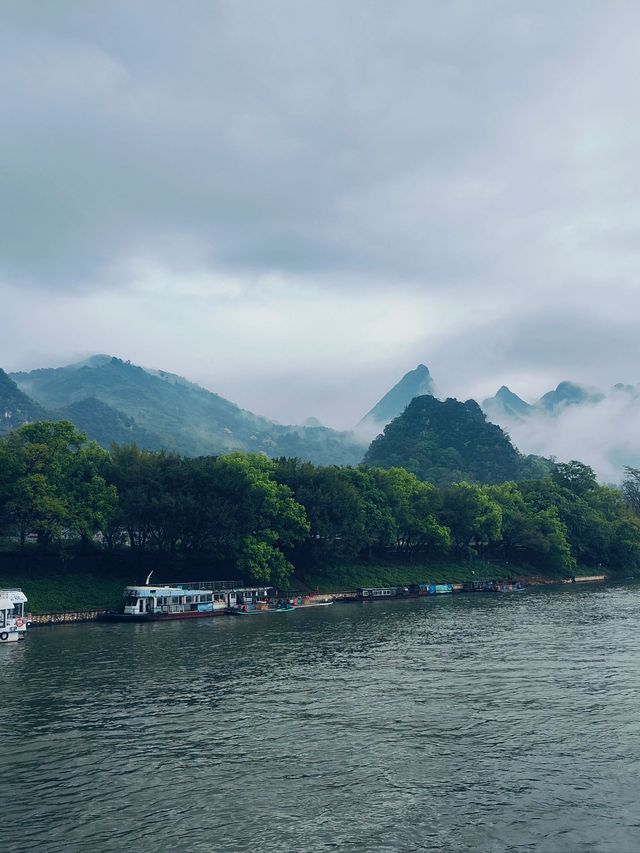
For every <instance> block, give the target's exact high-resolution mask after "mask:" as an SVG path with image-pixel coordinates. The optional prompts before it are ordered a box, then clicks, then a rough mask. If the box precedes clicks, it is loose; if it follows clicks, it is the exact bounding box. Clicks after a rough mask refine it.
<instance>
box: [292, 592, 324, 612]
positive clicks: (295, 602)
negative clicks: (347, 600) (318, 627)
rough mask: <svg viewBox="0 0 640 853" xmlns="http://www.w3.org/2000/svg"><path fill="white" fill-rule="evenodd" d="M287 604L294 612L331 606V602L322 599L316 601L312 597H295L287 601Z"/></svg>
mask: <svg viewBox="0 0 640 853" xmlns="http://www.w3.org/2000/svg"><path fill="white" fill-rule="evenodd" d="M289 603H290V604H291V605H292V606H293V607H294V608H295V609H296V610H300V609H301V608H302V607H328V606H329V605H330V604H333V600H332V599H328V600H327V599H324V598H320V599H316V598H315V596H313V595H296V596H294V597H293V598H290V599H289Z"/></svg>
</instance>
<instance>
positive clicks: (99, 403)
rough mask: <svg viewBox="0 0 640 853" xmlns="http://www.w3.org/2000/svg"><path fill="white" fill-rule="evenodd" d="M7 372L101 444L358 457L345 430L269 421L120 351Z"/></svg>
mask: <svg viewBox="0 0 640 853" xmlns="http://www.w3.org/2000/svg"><path fill="white" fill-rule="evenodd" d="M11 377H12V379H13V380H14V381H15V383H16V384H17V385H18V387H19V388H20V390H21V391H22V392H23V393H24V394H27V395H28V396H29V397H31V398H32V399H33V400H35V401H37V403H39V404H40V406H42V407H44V408H46V409H48V410H49V411H54V410H55V412H56V417H58V416H60V415H62V414H65V413H66V414H67V415H68V416H69V417H71V419H72V420H73V422H74V423H77V425H78V426H79V427H80V428H81V429H84V430H86V431H87V432H88V433H89V435H90V437H92V438H95V439H96V440H97V441H99V442H100V443H101V444H103V445H106V446H108V445H109V444H110V443H111V441H118V442H120V441H122V440H123V436H124V437H125V438H124V440H128V441H132V440H133V441H136V442H138V443H139V444H140V445H141V446H142V447H146V448H148V449H156V448H158V447H163V448H166V449H168V450H175V451H177V452H179V453H182V454H185V455H187V456H199V455H206V454H217V453H224V452H229V451H232V450H246V451H257V452H264V453H266V454H268V455H269V456H276V457H277V456H298V457H300V458H302V459H308V460H310V461H312V462H315V463H316V464H337V465H351V464H357V463H358V462H359V461H360V460H361V459H362V455H363V452H364V447H363V446H362V444H361V443H360V442H359V441H357V440H356V439H355V438H354V437H353V436H352V435H351V434H350V433H343V432H337V431H335V430H332V429H329V428H328V427H322V426H320V427H304V426H283V425H281V424H276V423H274V422H273V421H270V420H268V419H267V418H262V417H259V416H258V415H254V414H252V413H251V412H248V411H245V410H243V409H241V408H239V407H238V406H236V405H235V403H232V402H230V401H229V400H226V399H225V398H224V397H220V396H219V395H218V394H214V393H213V392H211V391H207V390H206V389H204V388H201V387H200V386H199V385H195V384H194V383H192V382H189V381H188V380H186V379H183V378H182V377H180V376H176V375H175V374H172V373H167V372H166V371H159V370H154V371H152V370H145V369H143V368H142V367H138V366H136V365H134V364H130V363H129V362H125V361H122V360H121V359H119V358H112V357H109V356H93V357H92V358H91V359H88V360H87V361H85V362H81V363H79V364H73V365H69V366H67V367H60V368H44V369H39V370H32V371H31V372H29V373H14V374H11ZM112 436H113V437H112Z"/></svg>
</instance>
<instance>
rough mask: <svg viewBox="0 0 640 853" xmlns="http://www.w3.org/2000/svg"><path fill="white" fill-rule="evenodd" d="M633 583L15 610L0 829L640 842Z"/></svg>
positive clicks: (131, 847) (46, 833)
mask: <svg viewBox="0 0 640 853" xmlns="http://www.w3.org/2000/svg"><path fill="white" fill-rule="evenodd" d="M639 616H640V587H637V586H625V587H622V586H620V587H606V588H593V587H592V588H562V589H555V590H528V591H527V592H526V593H525V594H520V595H517V594H506V595H502V596H491V595H482V594H476V595H466V596H465V595H458V596H441V597H438V598H431V599H428V600H412V601H394V602H384V603H373V604H365V605H358V604H336V605H334V606H333V607H321V608H313V609H309V610H306V611H304V610H303V611H294V612H288V613H274V614H267V615H260V616H255V617H248V618H231V617H229V618H225V617H220V618H217V619H211V620H197V621H195V622H174V623H164V624H158V623H155V624H148V625H140V624H137V625H107V624H99V623H94V624H88V625H74V626H69V625H66V626H60V627H56V628H41V629H36V630H33V631H32V633H31V635H30V636H29V637H28V639H27V640H25V642H23V643H20V644H12V645H5V646H0V697H1V698H0V703H1V705H0V708H1V713H0V832H1V837H2V841H1V842H0V848H1V849H3V850H5V851H23V850H24V849H34V850H38V851H39V853H43V852H46V851H85V850H86V851H96V852H98V851H173V850H185V851H244V850H250V851H255V850H273V851H316V850H317V851H324V850H337V849H339V850H344V851H377V850H381V851H387V850H388V851H413V850H428V851H440V853H450V851H455V853H457V851H475V850H478V851H483V853H485V851H486V852H487V853H488V851H548V852H549V853H562V851H571V853H576V852H577V851H580V853H582V851H585V853H586V851H612V853H626V851H629V853H635V851H640V807H639V794H640V691H639V689H638V688H639V686H640V618H639Z"/></svg>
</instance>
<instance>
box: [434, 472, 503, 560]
mask: <svg viewBox="0 0 640 853" xmlns="http://www.w3.org/2000/svg"><path fill="white" fill-rule="evenodd" d="M440 518H441V520H442V522H443V523H444V524H446V526H447V527H448V528H449V529H450V531H451V536H452V538H453V542H454V545H455V547H456V550H457V551H458V552H460V553H463V554H466V555H467V556H468V555H471V554H481V553H482V551H483V549H484V548H485V547H486V546H487V545H490V544H493V543H496V542H498V541H499V540H500V539H501V536H502V510H501V508H500V505H499V504H498V503H496V502H495V500H493V499H492V497H491V493H490V492H489V491H488V490H487V489H484V488H483V487H481V486H475V485H473V484H471V483H457V484H456V485H454V486H450V487H449V488H448V489H445V490H444V492H443V507H442V511H441V514H440Z"/></svg>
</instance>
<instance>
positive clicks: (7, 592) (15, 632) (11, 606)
mask: <svg viewBox="0 0 640 853" xmlns="http://www.w3.org/2000/svg"><path fill="white" fill-rule="evenodd" d="M26 603H27V596H26V595H25V594H24V592H23V591H22V590H21V589H18V588H16V587H14V588H13V589H0V643H13V642H16V641H17V640H24V638H25V635H26V633H27V629H28V628H30V627H31V616H30V614H28V613H26V612H25V609H24V606H25V604H26Z"/></svg>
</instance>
